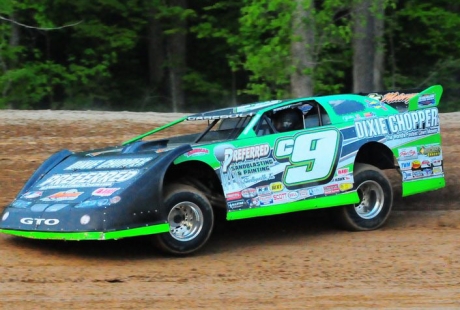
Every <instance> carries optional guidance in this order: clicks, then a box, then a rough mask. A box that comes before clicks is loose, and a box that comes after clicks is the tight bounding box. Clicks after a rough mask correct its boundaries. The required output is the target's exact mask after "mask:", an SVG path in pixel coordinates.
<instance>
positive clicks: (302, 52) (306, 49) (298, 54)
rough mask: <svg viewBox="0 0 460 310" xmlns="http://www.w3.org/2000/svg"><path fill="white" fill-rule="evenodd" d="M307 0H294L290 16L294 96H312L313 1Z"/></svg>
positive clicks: (292, 87)
mask: <svg viewBox="0 0 460 310" xmlns="http://www.w3.org/2000/svg"><path fill="white" fill-rule="evenodd" d="M307 1H308V3H306V2H305V1H304V0H295V2H296V8H295V9H294V12H293V17H292V33H293V39H292V43H291V59H292V66H293V67H294V72H293V73H292V74H291V93H292V95H293V96H294V97H308V96H313V76H312V75H313V69H314V67H315V62H314V55H313V49H314V43H315V23H314V19H313V14H312V10H313V9H314V3H313V1H312V0H307Z"/></svg>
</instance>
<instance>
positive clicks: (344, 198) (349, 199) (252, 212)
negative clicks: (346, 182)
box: [227, 191, 359, 221]
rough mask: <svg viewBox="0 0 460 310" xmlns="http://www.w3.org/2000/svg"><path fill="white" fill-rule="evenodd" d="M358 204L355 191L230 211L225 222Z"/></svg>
mask: <svg viewBox="0 0 460 310" xmlns="http://www.w3.org/2000/svg"><path fill="white" fill-rule="evenodd" d="M358 202H359V197H358V194H357V193H356V191H352V192H347V193H343V194H338V195H335V196H327V197H321V198H316V199H308V200H302V201H296V202H291V203H285V204H279V205H274V206H269V207H261V208H253V209H244V210H238V211H232V212H229V213H227V220H229V221H230V220H240V219H246V218H251V217H258V216H267V215H275V214H283V213H289V212H297V211H305V210H312V209H321V208H327V207H334V206H343V205H349V204H353V203H358Z"/></svg>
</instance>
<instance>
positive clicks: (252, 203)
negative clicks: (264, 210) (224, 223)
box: [246, 197, 260, 208]
mask: <svg viewBox="0 0 460 310" xmlns="http://www.w3.org/2000/svg"><path fill="white" fill-rule="evenodd" d="M246 203H247V204H248V207H249V208H256V207H259V206H260V201H259V197H252V198H249V199H247V200H246Z"/></svg>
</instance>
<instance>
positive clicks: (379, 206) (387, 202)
mask: <svg viewBox="0 0 460 310" xmlns="http://www.w3.org/2000/svg"><path fill="white" fill-rule="evenodd" d="M354 181H355V185H354V188H355V189H356V191H357V193H358V196H359V199H360V201H359V203H357V204H354V205H349V206H344V207H338V208H334V209H335V210H334V211H335V214H334V215H335V220H336V221H337V222H338V224H339V225H340V226H341V227H342V228H345V229H347V230H353V231H362V230H373V229H377V228H379V227H380V226H382V225H383V224H384V223H385V222H386V220H387V219H388V216H389V215H390V212H391V208H392V205H393V189H392V187H391V183H390V181H389V180H388V178H387V177H386V175H385V174H383V172H382V171H381V170H380V169H378V168H376V167H374V166H372V165H368V164H356V165H355V171H354Z"/></svg>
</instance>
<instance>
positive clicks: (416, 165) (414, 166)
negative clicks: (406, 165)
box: [411, 159, 422, 170]
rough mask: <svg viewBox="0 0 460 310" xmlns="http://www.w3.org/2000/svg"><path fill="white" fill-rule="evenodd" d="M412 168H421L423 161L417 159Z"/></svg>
mask: <svg viewBox="0 0 460 310" xmlns="http://www.w3.org/2000/svg"><path fill="white" fill-rule="evenodd" d="M411 165H412V169H413V170H417V169H420V167H421V166H422V163H421V162H420V160H418V159H416V160H414V161H413V162H412V164H411Z"/></svg>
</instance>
